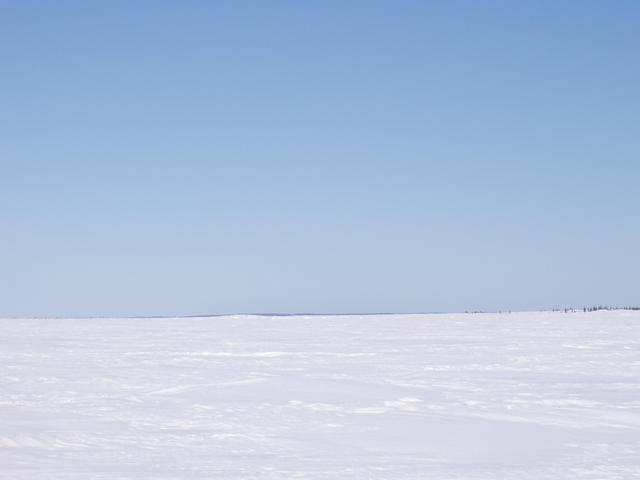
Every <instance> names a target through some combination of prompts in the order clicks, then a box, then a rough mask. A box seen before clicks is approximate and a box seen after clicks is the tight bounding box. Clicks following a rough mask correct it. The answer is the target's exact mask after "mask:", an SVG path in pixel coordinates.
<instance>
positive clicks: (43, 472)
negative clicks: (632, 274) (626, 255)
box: [0, 311, 640, 480]
mask: <svg viewBox="0 0 640 480" xmlns="http://www.w3.org/2000/svg"><path fill="white" fill-rule="evenodd" d="M0 332H1V335H0V478H2V479H11V480H18V479H29V480H34V479H55V480H64V479H109V480H112V479H227V478H229V479H240V478H242V479H252V478H260V479H295V478H310V479H348V478H356V479H418V478H421V479H465V480H473V479H528V480H531V479H537V480H539V479H554V480H557V479H630V478H640V312H625V311H616V312H593V313H582V312H580V313H566V314H565V313H517V314H516V313H513V314H475V315H471V314H470V315H463V314H456V315H380V316H298V317H257V316H229V317H217V318H175V319H55V320H54V319H49V320H9V319H7V320H0Z"/></svg>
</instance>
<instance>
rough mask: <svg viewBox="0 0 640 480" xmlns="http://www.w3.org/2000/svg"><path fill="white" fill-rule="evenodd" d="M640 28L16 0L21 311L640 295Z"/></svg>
mask: <svg viewBox="0 0 640 480" xmlns="http://www.w3.org/2000/svg"><path fill="white" fill-rule="evenodd" d="M639 25H640V2H637V1H635V0H634V1H616V2H604V1H573V2H571V1H555V0H554V1H531V2H526V1H504V2H503V1H483V2H478V1H437V2H429V1H415V2H413V1H386V2H371V1H335V2H331V1H322V2H320V1H318V2H314V1H310V2H298V1H274V2H261V1H253V2H243V1H229V2H209V1H188V0H186V1H185V0H181V1H171V2H168V1H159V0H153V1H134V2H125V1H105V2H98V1H95V2H94V1H84V0H83V1H77V2H71V1H58V2H41V1H29V0H24V1H22V0H20V1H18V0H14V1H6V0H5V1H0V92H1V97H0V98H1V108H0V316H5V317H6V316H66V315H73V316H84V315H140V314H166V315H176V314H205V313H227V312H379V311H383V312H411V311H420V312H424V311H464V310H480V309H483V310H498V309H537V308H552V307H556V306H557V307H564V306H582V305H585V304H586V305H591V304H596V303H603V304H617V305H626V304H640V289H639V288H638V287H639V285H640V284H639V281H640V280H639V279H640V157H639V154H640V28H639Z"/></svg>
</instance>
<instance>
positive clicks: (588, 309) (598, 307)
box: [464, 305, 640, 313]
mask: <svg viewBox="0 0 640 480" xmlns="http://www.w3.org/2000/svg"><path fill="white" fill-rule="evenodd" d="M599 310H640V307H612V306H611V305H594V306H593V307H582V308H552V309H551V311H552V312H564V313H569V312H580V311H582V312H597V311H599ZM541 311H543V312H544V310H541ZM547 311H548V310H547ZM464 313H511V310H498V311H497V312H486V311H484V310H466V311H465V312H464Z"/></svg>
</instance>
